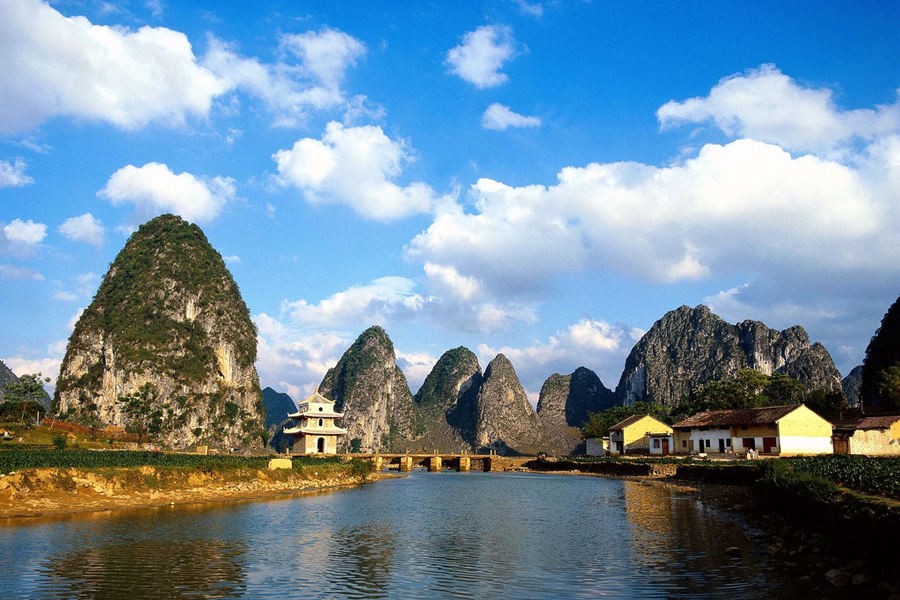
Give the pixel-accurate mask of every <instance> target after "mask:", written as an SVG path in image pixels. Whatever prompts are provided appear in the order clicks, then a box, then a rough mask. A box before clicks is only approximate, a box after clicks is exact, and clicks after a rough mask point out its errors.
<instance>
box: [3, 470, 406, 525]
mask: <svg viewBox="0 0 900 600" xmlns="http://www.w3.org/2000/svg"><path fill="white" fill-rule="evenodd" d="M394 476H395V475H392V474H388V473H368V472H362V473H360V472H357V471H355V470H354V469H353V468H352V466H350V465H339V464H338V465H321V466H315V467H302V468H294V469H279V470H271V471H270V470H263V469H221V470H214V471H204V470H200V469H179V468H166V467H152V466H142V467H134V468H116V469H78V468H69V469H60V468H40V469H25V470H22V471H17V472H15V473H10V474H8V475H2V476H0V519H10V518H23V517H39V516H57V515H66V514H75V513H84V512H93V511H108V510H123V509H134V508H152V507H159V506H171V505H183V504H198V503H207V502H232V501H237V500H252V499H258V498H273V497H278V496H289V495H296V494H304V493H310V492H316V491H322V490H328V489H335V488H339V487H347V486H354V485H361V484H364V483H370V482H373V481H377V480H379V479H382V478H385V477H394Z"/></svg>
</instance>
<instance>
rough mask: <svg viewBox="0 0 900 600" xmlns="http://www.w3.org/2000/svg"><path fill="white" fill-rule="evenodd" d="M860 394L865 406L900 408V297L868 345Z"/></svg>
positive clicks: (888, 408) (889, 408)
mask: <svg viewBox="0 0 900 600" xmlns="http://www.w3.org/2000/svg"><path fill="white" fill-rule="evenodd" d="M860 396H861V398H862V402H863V405H865V406H880V407H882V408H885V409H887V410H896V409H898V408H900V298H897V300H896V301H894V304H892V305H891V307H890V308H889V309H888V311H887V312H886V313H885V315H884V318H882V319H881V327H879V328H878V331H876V332H875V335H873V336H872V340H871V341H870V342H869V346H868V347H867V348H866V358H865V359H864V360H863V372H862V387H861V390H860Z"/></svg>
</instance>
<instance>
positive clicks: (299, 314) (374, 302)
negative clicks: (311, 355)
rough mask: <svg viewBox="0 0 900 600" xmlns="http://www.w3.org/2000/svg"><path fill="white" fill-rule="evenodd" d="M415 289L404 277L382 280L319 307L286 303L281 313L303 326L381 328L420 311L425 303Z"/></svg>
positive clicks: (332, 298)
mask: <svg viewBox="0 0 900 600" xmlns="http://www.w3.org/2000/svg"><path fill="white" fill-rule="evenodd" d="M414 288H415V284H414V282H413V281H412V280H410V279H407V278H405V277H381V278H379V279H376V280H374V281H373V282H372V283H370V284H368V285H358V286H354V287H351V288H349V289H348V290H346V291H343V292H337V293H336V294H333V295H332V296H329V297H328V298H325V299H323V300H322V301H321V302H319V303H318V304H310V303H308V302H307V301H306V300H297V301H295V302H288V303H286V304H285V306H284V310H285V311H286V312H287V313H288V314H289V315H290V318H291V320H292V321H293V322H295V323H302V324H305V325H319V326H322V325H333V324H340V325H359V324H363V323H374V324H376V325H384V324H385V323H387V322H388V320H389V319H390V318H404V317H406V316H409V315H411V314H413V313H416V312H419V311H421V309H422V305H423V303H424V301H425V300H424V298H423V297H422V296H420V295H419V294H416V293H415V292H414V291H413V290H414Z"/></svg>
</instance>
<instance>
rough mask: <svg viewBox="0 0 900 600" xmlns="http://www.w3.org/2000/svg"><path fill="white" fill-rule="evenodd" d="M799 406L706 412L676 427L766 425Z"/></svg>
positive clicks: (676, 424)
mask: <svg viewBox="0 0 900 600" xmlns="http://www.w3.org/2000/svg"><path fill="white" fill-rule="evenodd" d="M799 406H801V405H800V404H793V405H791V406H766V407H764V408H737V409H733V410H708V411H706V412H702V413H697V414H696V415H693V416H690V417H688V418H687V419H683V420H681V421H679V422H677V423H675V424H674V425H672V427H673V428H677V427H715V426H722V427H730V426H732V425H768V424H770V423H775V422H776V421H778V419H780V418H782V417H783V416H785V415H787V414H790V413H791V412H793V411H794V410H796V409H797V407H799Z"/></svg>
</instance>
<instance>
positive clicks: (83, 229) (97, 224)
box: [59, 213, 106, 248]
mask: <svg viewBox="0 0 900 600" xmlns="http://www.w3.org/2000/svg"><path fill="white" fill-rule="evenodd" d="M59 232H60V233H61V234H62V235H63V237H65V238H66V239H67V240H71V241H73V242H86V243H88V244H91V245H92V246H97V247H98V248H99V247H100V246H102V245H103V238H104V236H105V235H106V230H105V229H104V227H103V223H102V222H101V221H100V220H99V219H96V218H94V215H92V214H91V213H85V214H83V215H81V216H80V217H72V218H70V219H66V221H65V222H64V223H63V224H62V225H60V226H59Z"/></svg>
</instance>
